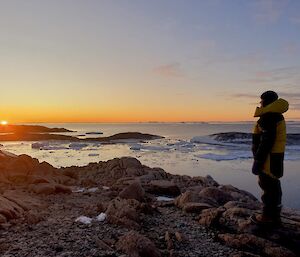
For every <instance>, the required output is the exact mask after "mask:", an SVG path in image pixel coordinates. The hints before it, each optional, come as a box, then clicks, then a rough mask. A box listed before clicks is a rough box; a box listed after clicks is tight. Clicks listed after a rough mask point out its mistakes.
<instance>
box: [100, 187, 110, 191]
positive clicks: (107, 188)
mask: <svg viewBox="0 0 300 257" xmlns="http://www.w3.org/2000/svg"><path fill="white" fill-rule="evenodd" d="M102 188H103V189H104V190H109V189H110V187H107V186H103V187H102Z"/></svg>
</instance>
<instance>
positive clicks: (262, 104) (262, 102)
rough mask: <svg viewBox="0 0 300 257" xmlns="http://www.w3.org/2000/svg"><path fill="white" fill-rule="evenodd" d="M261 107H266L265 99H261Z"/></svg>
mask: <svg viewBox="0 0 300 257" xmlns="http://www.w3.org/2000/svg"><path fill="white" fill-rule="evenodd" d="M259 103H260V107H264V106H265V105H264V100H263V99H260V102H259Z"/></svg>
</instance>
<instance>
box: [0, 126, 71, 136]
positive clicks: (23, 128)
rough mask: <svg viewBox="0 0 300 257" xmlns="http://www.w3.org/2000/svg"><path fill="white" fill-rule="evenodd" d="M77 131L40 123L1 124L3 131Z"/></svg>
mask: <svg viewBox="0 0 300 257" xmlns="http://www.w3.org/2000/svg"><path fill="white" fill-rule="evenodd" d="M66 132H76V131H72V130H68V129H65V128H48V127H45V126H39V125H2V126H0V134H1V133H15V134H21V133H66Z"/></svg>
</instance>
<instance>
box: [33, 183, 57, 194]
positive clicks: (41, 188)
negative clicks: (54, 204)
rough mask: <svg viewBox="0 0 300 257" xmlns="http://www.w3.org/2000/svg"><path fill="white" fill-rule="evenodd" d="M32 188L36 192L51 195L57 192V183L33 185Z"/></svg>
mask: <svg viewBox="0 0 300 257" xmlns="http://www.w3.org/2000/svg"><path fill="white" fill-rule="evenodd" d="M30 189H31V191H32V192H34V193H36V194H43V195H50V194H54V193H55V185H54V184H50V183H40V184H36V185H31V187H30Z"/></svg>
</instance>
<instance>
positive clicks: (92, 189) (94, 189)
mask: <svg viewBox="0 0 300 257" xmlns="http://www.w3.org/2000/svg"><path fill="white" fill-rule="evenodd" d="M87 191H88V192H89V193H95V192H96V191H98V187H91V188H89V189H87Z"/></svg>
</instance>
